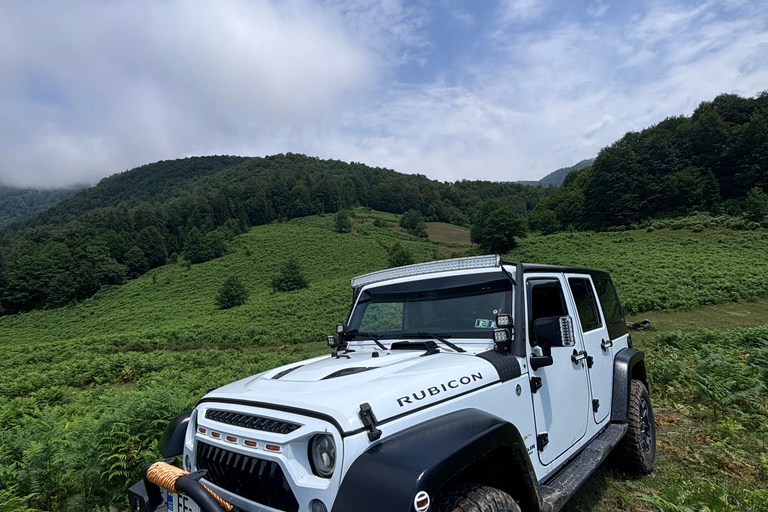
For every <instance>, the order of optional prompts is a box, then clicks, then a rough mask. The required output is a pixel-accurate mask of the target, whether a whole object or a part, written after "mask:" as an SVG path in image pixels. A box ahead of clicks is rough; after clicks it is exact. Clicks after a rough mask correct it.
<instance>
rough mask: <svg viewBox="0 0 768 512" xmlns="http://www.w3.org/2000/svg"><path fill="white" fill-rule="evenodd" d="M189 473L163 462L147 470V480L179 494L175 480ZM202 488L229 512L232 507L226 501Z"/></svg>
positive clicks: (156, 463) (207, 488)
mask: <svg viewBox="0 0 768 512" xmlns="http://www.w3.org/2000/svg"><path fill="white" fill-rule="evenodd" d="M188 474H189V473H188V472H186V471H184V470H183V469H181V468H177V467H176V466H171V465H170V464H167V463H165V462H155V463H154V464H152V465H151V466H150V467H149V469H147V480H149V481H150V482H152V483H153V484H157V485H159V486H160V487H162V488H163V489H167V490H169V491H171V492H175V493H176V494H178V493H179V491H178V490H176V480H178V479H179V477H181V476H184V475H188ZM201 485H202V486H203V487H205V490H206V491H208V492H209V493H211V496H213V497H214V498H215V499H216V501H218V502H219V504H221V506H222V507H224V508H225V509H227V511H228V512H229V511H230V510H232V508H233V507H232V505H231V504H230V503H228V502H226V501H224V500H223V499H222V498H221V497H220V496H219V495H218V494H216V493H215V492H213V491H212V490H211V489H210V488H209V487H208V486H207V485H205V484H201Z"/></svg>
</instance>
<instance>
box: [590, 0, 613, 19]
mask: <svg viewBox="0 0 768 512" xmlns="http://www.w3.org/2000/svg"><path fill="white" fill-rule="evenodd" d="M609 7H610V5H608V4H606V3H605V2H602V1H601V0H595V1H594V2H592V3H591V4H589V6H588V7H587V14H589V15H590V16H592V17H593V18H600V17H602V16H603V15H604V14H605V13H606V12H608V8H609Z"/></svg>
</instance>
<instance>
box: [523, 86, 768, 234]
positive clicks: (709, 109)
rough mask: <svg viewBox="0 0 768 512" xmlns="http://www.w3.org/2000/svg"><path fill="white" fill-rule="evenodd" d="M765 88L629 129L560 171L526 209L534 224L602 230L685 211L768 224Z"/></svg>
mask: <svg viewBox="0 0 768 512" xmlns="http://www.w3.org/2000/svg"><path fill="white" fill-rule="evenodd" d="M766 192H768V92H763V93H762V94H760V95H758V96H757V97H755V98H742V97H740V96H737V95H734V94H722V95H720V96H718V97H717V98H715V99H714V100H712V101H707V102H703V103H701V104H700V105H699V106H698V108H696V110H695V111H694V113H693V115H691V116H690V117H686V116H679V117H670V118H667V119H665V120H664V121H662V122H661V123H659V124H657V125H655V126H652V127H650V128H647V129H645V130H642V131H640V132H630V133H627V134H626V135H624V137H622V138H621V139H620V140H618V141H617V142H615V143H613V144H611V145H610V146H608V147H606V148H604V149H603V150H601V151H600V153H599V155H598V156H597V158H596V159H595V162H594V163H593V164H592V166H591V167H587V168H585V169H582V170H580V171H575V172H572V173H570V174H569V175H568V176H566V179H565V181H564V183H563V186H562V187H560V188H558V189H555V190H553V191H552V192H551V193H550V194H549V195H548V196H547V197H546V198H544V199H543V200H542V201H541V203H539V204H538V205H537V207H536V208H535V209H534V211H533V212H532V215H531V217H530V219H529V221H530V226H531V228H533V229H536V230H538V231H542V232H545V233H549V232H555V231H559V230H562V229H567V228H569V227H572V228H575V229H605V228H609V227H616V226H631V225H633V224H639V223H642V222H644V221H647V220H649V219H663V218H672V217H679V216H682V215H687V214H690V213H692V212H708V213H710V214H712V215H722V214H727V215H731V216H737V217H741V218H744V219H745V220H747V221H749V222H757V223H762V224H765V225H767V226H768V196H766Z"/></svg>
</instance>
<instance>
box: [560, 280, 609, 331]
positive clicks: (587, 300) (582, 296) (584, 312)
mask: <svg viewBox="0 0 768 512" xmlns="http://www.w3.org/2000/svg"><path fill="white" fill-rule="evenodd" d="M568 284H569V285H570V287H571V293H573V299H574V301H575V302H576V310H577V311H578V312H579V321H580V322H581V329H582V331H583V332H588V331H591V330H592V329H597V328H598V327H600V326H602V325H603V323H602V321H601V320H600V312H599V311H598V309H597V301H596V300H595V295H594V293H592V285H590V284H589V279H575V278H574V279H569V280H568Z"/></svg>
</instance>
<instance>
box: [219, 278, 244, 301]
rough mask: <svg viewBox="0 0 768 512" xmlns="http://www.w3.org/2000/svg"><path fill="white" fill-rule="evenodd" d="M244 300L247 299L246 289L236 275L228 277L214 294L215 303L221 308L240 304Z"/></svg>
mask: <svg viewBox="0 0 768 512" xmlns="http://www.w3.org/2000/svg"><path fill="white" fill-rule="evenodd" d="M246 300H248V290H246V289H245V285H243V283H242V281H240V278H239V277H237V276H230V277H228V278H227V280H226V281H224V283H223V284H222V285H221V288H219V294H218V295H216V304H217V305H218V306H219V308H221V309H229V308H233V307H235V306H242V305H243V304H245V301H246Z"/></svg>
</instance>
